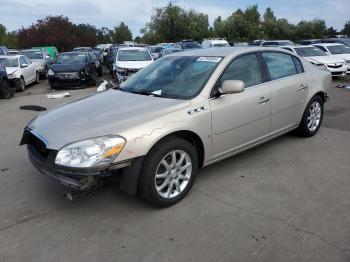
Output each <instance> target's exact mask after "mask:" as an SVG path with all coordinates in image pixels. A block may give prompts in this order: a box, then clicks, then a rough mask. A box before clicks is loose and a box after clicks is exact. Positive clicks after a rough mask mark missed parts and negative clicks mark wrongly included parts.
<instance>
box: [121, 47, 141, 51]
mask: <svg viewBox="0 0 350 262" xmlns="http://www.w3.org/2000/svg"><path fill="white" fill-rule="evenodd" d="M120 50H142V51H147V48H145V47H134V46H129V47H121V48H119V51H120Z"/></svg>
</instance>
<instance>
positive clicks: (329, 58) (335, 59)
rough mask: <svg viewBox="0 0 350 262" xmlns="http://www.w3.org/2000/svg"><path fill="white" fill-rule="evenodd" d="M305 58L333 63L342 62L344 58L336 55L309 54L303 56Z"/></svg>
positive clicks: (323, 62) (311, 60)
mask: <svg viewBox="0 0 350 262" xmlns="http://www.w3.org/2000/svg"><path fill="white" fill-rule="evenodd" d="M305 59H306V60H308V61H310V62H315V61H316V62H319V63H322V64H334V63H343V62H344V59H342V58H340V57H336V56H309V57H305Z"/></svg>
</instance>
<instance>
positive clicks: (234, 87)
mask: <svg viewBox="0 0 350 262" xmlns="http://www.w3.org/2000/svg"><path fill="white" fill-rule="evenodd" d="M330 84H331V74H330V73H329V72H328V71H326V70H323V69H320V68H317V67H315V66H313V65H311V64H310V63H309V62H306V61H305V60H303V59H302V58H300V57H298V56H296V55H293V54H291V53H290V52H287V51H284V50H281V49H276V48H260V47H252V48H231V47H227V48H210V49H198V50H194V51H188V52H181V53H175V54H172V55H169V56H166V57H163V58H161V59H159V60H157V61H156V62H155V63H153V64H151V65H149V66H147V67H146V68H144V69H143V70H141V71H139V72H138V73H136V74H135V75H133V76H132V77H131V78H129V79H128V80H127V81H125V82H123V83H122V84H121V85H120V87H119V88H118V89H110V90H108V91H105V92H102V93H100V94H96V95H93V96H89V97H87V98H85V99H80V100H78V101H76V102H73V103H70V104H66V105H64V106H61V107H58V108H55V109H54V110H51V111H50V112H48V113H45V114H43V115H40V116H39V117H37V118H36V119H34V120H32V121H31V122H30V123H29V124H28V125H27V127H26V128H25V132H24V136H23V139H22V144H27V145H28V152H29V157H30V159H31V161H32V163H33V165H34V166H35V167H36V168H37V169H38V170H40V171H41V172H42V173H44V174H46V175H49V176H51V177H53V178H55V179H56V180H57V181H58V182H60V183H62V184H64V185H66V186H69V187H70V188H72V189H73V190H75V192H78V193H80V192H84V191H86V190H91V189H92V188H94V187H95V186H96V185H97V184H98V182H99V181H100V180H101V179H103V178H105V177H108V176H113V175H119V176H120V179H121V183H120V188H121V189H122V191H124V192H126V193H128V194H135V193H137V192H138V193H139V194H140V195H141V196H142V197H143V198H145V199H146V200H148V201H149V202H151V203H153V204H156V205H159V206H169V205H171V204H174V203H176V202H178V201H179V200H181V199H182V198H183V197H184V196H185V195H186V194H187V193H188V192H189V190H190V189H191V187H192V185H193V183H194V180H195V178H196V175H197V173H198V170H199V169H200V168H201V167H203V166H207V165H210V164H213V163H215V162H218V161H220V160H222V159H225V158H228V157H231V156H233V155H235V154H237V153H240V152H242V151H244V150H247V149H250V148H252V147H254V146H257V145H259V144H262V143H264V142H266V141H269V140H271V139H273V138H275V137H278V136H280V135H283V134H285V133H287V132H290V131H292V130H294V129H297V130H298V132H299V134H300V135H302V136H306V137H310V136H313V135H315V134H316V133H317V131H318V130H319V128H320V126H321V123H322V118H323V112H324V111H323V105H324V102H326V101H327V98H328V97H327V89H328V88H329V87H330ZM86 112H89V114H86ZM233 161H234V159H233ZM218 179H220V177H218Z"/></svg>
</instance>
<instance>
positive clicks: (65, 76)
mask: <svg viewBox="0 0 350 262" xmlns="http://www.w3.org/2000/svg"><path fill="white" fill-rule="evenodd" d="M56 77H58V78H61V79H75V78H79V73H78V72H66V73H57V74H56Z"/></svg>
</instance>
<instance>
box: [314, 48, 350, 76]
mask: <svg viewBox="0 0 350 262" xmlns="http://www.w3.org/2000/svg"><path fill="white" fill-rule="evenodd" d="M314 46H316V47H318V48H320V49H321V50H322V51H324V52H325V53H326V54H328V55H333V56H337V57H340V58H343V59H344V60H345V61H346V62H347V64H348V65H347V67H348V70H347V74H350V47H348V46H346V45H343V44H338V43H337V44H336V43H323V44H314Z"/></svg>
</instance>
